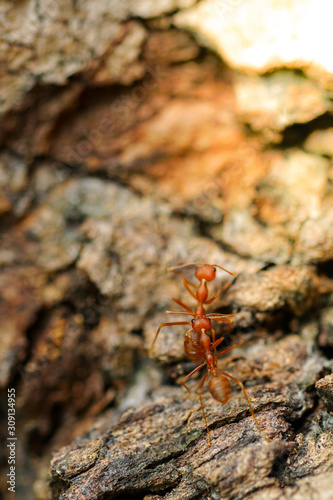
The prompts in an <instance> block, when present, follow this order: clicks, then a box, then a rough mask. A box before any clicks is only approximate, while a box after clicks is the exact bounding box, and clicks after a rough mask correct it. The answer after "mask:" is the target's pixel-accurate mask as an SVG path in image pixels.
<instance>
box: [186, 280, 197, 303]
mask: <svg viewBox="0 0 333 500" xmlns="http://www.w3.org/2000/svg"><path fill="white" fill-rule="evenodd" d="M182 281H183V285H184V287H185V288H186V290H187V291H188V293H189V294H190V295H192V297H193V298H194V299H195V300H198V299H197V297H196V295H195V293H193V292H192V290H191V288H190V285H191V286H194V287H195V288H196V286H195V285H194V284H193V283H191V282H190V281H187V280H182Z"/></svg>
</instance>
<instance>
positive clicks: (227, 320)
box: [207, 314, 235, 332]
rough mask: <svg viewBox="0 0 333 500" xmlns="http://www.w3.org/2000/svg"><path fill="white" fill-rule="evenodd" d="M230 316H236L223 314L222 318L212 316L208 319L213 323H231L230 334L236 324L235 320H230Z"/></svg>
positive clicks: (208, 316)
mask: <svg viewBox="0 0 333 500" xmlns="http://www.w3.org/2000/svg"><path fill="white" fill-rule="evenodd" d="M229 316H234V315H233V314H230V315H229V314H221V316H210V315H207V318H209V319H210V320H211V321H217V322H219V323H229V329H228V332H230V330H231V328H232V325H233V324H234V322H235V321H234V320H233V319H232V318H230V317H229Z"/></svg>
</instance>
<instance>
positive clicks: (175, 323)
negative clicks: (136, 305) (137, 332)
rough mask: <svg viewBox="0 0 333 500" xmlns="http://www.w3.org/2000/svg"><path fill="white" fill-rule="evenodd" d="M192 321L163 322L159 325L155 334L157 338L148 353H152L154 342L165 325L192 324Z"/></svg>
mask: <svg viewBox="0 0 333 500" xmlns="http://www.w3.org/2000/svg"><path fill="white" fill-rule="evenodd" d="M190 324H191V323H189V322H188V321H176V322H172V323H162V324H161V325H160V326H159V327H158V330H157V332H156V335H155V338H154V340H153V343H152V345H151V347H150V349H149V350H148V354H151V352H152V350H153V347H154V344H155V342H156V339H157V337H158V334H159V333H160V331H161V328H163V327H164V326H173V325H190Z"/></svg>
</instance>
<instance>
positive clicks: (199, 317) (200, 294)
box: [148, 264, 237, 354]
mask: <svg viewBox="0 0 333 500" xmlns="http://www.w3.org/2000/svg"><path fill="white" fill-rule="evenodd" d="M190 266H197V269H196V271H195V277H196V278H197V279H198V280H200V284H199V286H198V287H196V286H195V285H194V283H191V282H190V281H187V280H186V279H183V284H184V286H185V288H186V290H187V291H188V292H189V293H190V294H191V295H192V297H193V298H195V299H196V300H197V301H198V305H197V306H196V308H195V310H194V311H193V310H192V309H191V308H190V307H189V306H187V305H186V304H184V303H183V302H181V301H180V300H178V299H175V298H173V299H172V300H173V301H174V302H176V304H178V305H179V306H180V307H182V308H183V309H185V310H186V312H185V311H167V314H180V315H183V316H193V319H192V321H191V323H192V328H193V330H194V331H195V332H198V333H200V332H201V330H202V329H204V330H206V331H211V332H212V336H213V341H215V330H214V329H213V328H212V325H211V320H213V321H220V322H223V323H229V328H231V326H232V324H233V322H234V320H233V318H234V315H233V314H219V313H210V314H206V312H205V309H204V306H203V305H204V304H211V303H212V302H213V301H214V300H215V299H216V298H217V297H218V296H219V295H220V293H221V292H222V291H224V290H225V289H226V288H228V287H229V286H230V285H231V282H230V283H228V284H227V285H226V286H225V287H223V288H221V289H220V290H219V291H218V292H217V293H216V294H215V295H213V297H211V298H210V299H208V288H207V281H213V280H214V279H215V276H216V267H219V268H220V269H222V270H223V271H225V272H226V273H228V274H231V275H232V276H235V277H237V274H235V273H231V272H230V271H227V270H226V269H224V268H223V267H221V266H218V265H216V264H214V265H210V264H184V265H182V266H177V267H171V268H169V269H168V271H171V272H174V273H176V274H180V275H181V276H183V275H182V273H179V272H178V270H179V269H184V268H185V267H190ZM190 286H192V287H195V288H196V293H195V294H194V292H193V291H192V290H191V288H190ZM191 323H190V322H188V321H176V322H171V323H170V322H169V323H162V324H161V325H160V326H159V328H158V330H157V332H156V335H155V338H154V340H153V343H152V345H151V347H150V349H149V351H148V352H149V353H151V352H152V350H153V347H154V344H155V342H156V339H157V337H158V335H159V333H160V331H161V329H162V328H163V327H165V326H174V325H190V324H191ZM215 354H216V351H215Z"/></svg>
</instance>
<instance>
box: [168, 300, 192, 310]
mask: <svg viewBox="0 0 333 500" xmlns="http://www.w3.org/2000/svg"><path fill="white" fill-rule="evenodd" d="M172 300H173V301H174V302H176V304H178V305H179V306H180V307H182V308H183V309H186V310H187V311H189V312H191V313H193V311H192V309H191V308H190V307H189V306H187V305H186V304H184V303H183V302H181V301H180V300H178V299H172Z"/></svg>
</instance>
